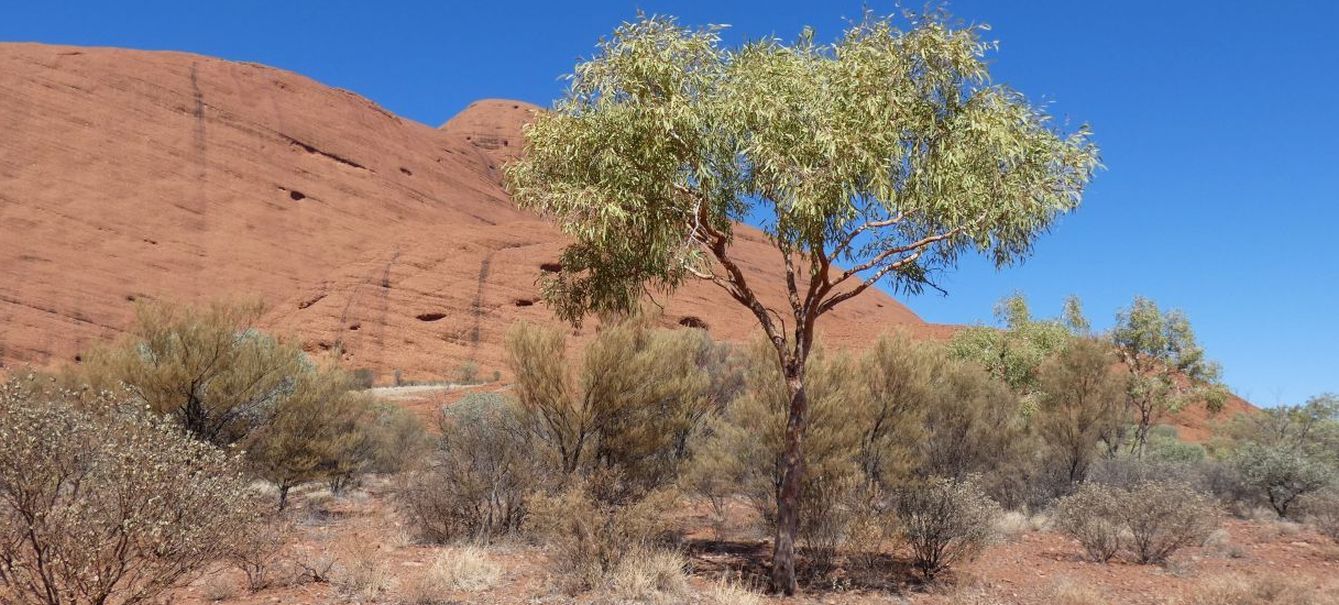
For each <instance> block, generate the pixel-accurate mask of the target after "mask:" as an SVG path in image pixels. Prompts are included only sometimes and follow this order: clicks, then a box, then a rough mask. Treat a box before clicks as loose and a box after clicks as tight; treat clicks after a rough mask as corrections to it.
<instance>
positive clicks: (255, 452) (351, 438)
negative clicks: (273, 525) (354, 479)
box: [247, 369, 372, 511]
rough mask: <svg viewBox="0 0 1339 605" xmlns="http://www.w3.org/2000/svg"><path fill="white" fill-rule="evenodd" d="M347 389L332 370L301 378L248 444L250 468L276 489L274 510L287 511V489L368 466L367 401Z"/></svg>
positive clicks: (339, 374) (369, 403)
mask: <svg viewBox="0 0 1339 605" xmlns="http://www.w3.org/2000/svg"><path fill="white" fill-rule="evenodd" d="M350 386H351V381H350V379H349V377H348V376H347V375H346V374H344V373H343V372H341V371H339V370H337V369H326V370H320V371H314V372H307V373H304V374H301V375H300V376H299V377H298V379H297V383H296V384H295V385H294V388H293V394H292V395H291V396H288V397H285V398H284V399H283V400H282V402H281V403H280V404H279V405H278V406H276V407H275V410H274V412H273V414H272V415H271V416H270V417H269V418H268V419H267V420H266V421H265V422H264V424H262V425H260V427H259V428H258V429H257V430H256V431H255V432H254V433H252V435H251V436H250V437H249V439H248V440H247V457H248V458H249V459H250V461H251V465H252V468H253V469H254V470H255V472H256V474H257V475H258V476H260V477H261V478H263V479H266V480H267V481H270V482H271V483H274V484H275V485H276V486H278V488H279V510H281V511H282V510H284V508H285V507H286V506H287V505H288V492H289V490H291V489H292V488H294V487H297V486H299V485H302V484H303V483H307V482H310V481H317V480H322V479H333V478H340V477H347V476H352V475H353V474H355V473H357V471H358V470H359V467H361V466H362V465H363V464H364V463H367V462H368V460H366V459H365V456H366V454H368V452H365V451H364V448H362V446H363V445H364V441H365V440H366V439H367V438H368V436H369V434H368V432H367V424H368V423H369V422H370V421H371V420H372V418H371V416H370V415H371V413H372V401H371V398H370V397H368V396H366V395H363V394H360V393H354V392H351V391H350Z"/></svg>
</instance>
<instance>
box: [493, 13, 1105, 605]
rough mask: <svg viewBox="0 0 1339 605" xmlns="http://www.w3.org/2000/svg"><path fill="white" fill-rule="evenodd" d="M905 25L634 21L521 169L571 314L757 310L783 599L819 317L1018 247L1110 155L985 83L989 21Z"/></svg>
mask: <svg viewBox="0 0 1339 605" xmlns="http://www.w3.org/2000/svg"><path fill="white" fill-rule="evenodd" d="M905 25H906V26H905V27H903V25H902V24H901V23H900V22H897V21H896V20H894V19H893V18H880V17H877V16H874V15H872V14H870V15H867V16H866V18H865V19H864V20H863V21H861V22H859V23H857V24H853V25H852V26H851V27H850V28H849V29H848V30H847V31H846V32H845V34H844V35H843V36H842V37H841V38H839V39H838V40H837V41H836V42H834V43H831V44H820V43H817V42H815V38H814V35H813V32H812V30H806V31H805V33H804V34H803V35H802V36H801V37H800V39H799V40H797V41H796V42H795V43H794V44H791V45H787V44H784V43H782V42H781V41H779V40H777V39H775V38H763V39H759V40H756V41H752V42H749V43H746V44H744V45H742V46H740V47H738V48H734V49H729V48H725V47H723V46H722V45H721V44H720V37H719V35H718V32H719V29H720V28H717V27H708V28H702V29H692V28H687V27H682V26H680V25H678V24H677V23H676V22H675V21H674V20H673V19H670V18H658V17H651V18H645V17H643V18H639V19H638V20H637V21H636V22H633V23H627V24H624V25H623V26H620V27H619V28H618V29H616V30H615V31H614V34H613V36H612V37H610V38H608V39H606V40H602V41H601V42H600V44H599V46H598V50H597V52H596V54H595V56H594V57H592V58H591V59H590V60H588V61H586V62H583V63H581V64H579V65H577V67H576V69H575V71H574V73H573V74H572V76H571V86H570V88H569V89H568V92H567V94H566V95H565V96H564V97H563V98H562V99H561V100H559V101H558V102H557V103H556V105H555V107H554V108H553V111H551V112H547V113H542V114H539V115H537V116H536V119H535V121H534V122H533V123H532V124H530V125H529V126H528V127H527V128H526V130H525V137H526V143H525V149H524V153H523V154H521V156H520V157H519V159H517V160H516V161H514V162H512V163H510V164H509V165H508V166H507V168H506V173H507V174H506V182H507V187H508V190H509V191H510V193H511V194H512V197H513V199H515V200H516V201H517V203H518V204H520V205H521V206H522V207H523V208H526V209H529V210H533V211H536V212H539V213H541V214H545V215H548V216H552V217H553V218H554V219H555V220H556V221H557V223H558V225H559V227H560V228H561V229H562V231H563V232H564V233H566V234H567V235H568V236H570V237H571V238H572V240H573V241H572V243H571V244H570V245H569V246H568V247H567V248H566V249H565V250H564V252H563V255H562V259H561V262H562V267H563V269H562V271H559V272H557V273H556V274H552V275H549V276H546V277H545V278H544V279H545V281H544V286H543V289H544V296H545V298H546V299H547V300H548V301H549V304H550V307H551V308H553V309H554V310H555V311H556V312H557V314H558V315H559V316H560V317H562V318H564V319H566V320H569V321H572V322H575V323H579V322H580V321H581V320H582V318H583V317H584V316H585V315H587V314H588V313H590V312H592V311H594V312H597V313H606V312H627V311H630V310H632V309H634V308H635V307H636V306H637V304H638V302H639V300H640V299H641V297H642V296H643V294H644V293H645V292H647V291H648V290H666V291H668V290H674V289H675V288H677V287H678V286H679V285H680V284H681V283H683V281H684V280H685V279H687V278H689V277H696V278H701V279H706V280H710V281H711V282H712V283H714V284H715V285H717V286H719V287H721V288H722V289H724V290H725V291H726V292H727V293H729V294H730V296H731V298H733V299H734V300H735V301H737V302H739V303H740V304H741V305H743V306H744V307H745V308H747V309H748V310H749V311H750V312H751V313H752V314H753V315H754V317H755V318H756V319H757V320H758V322H759V324H760V326H761V328H762V329H763V331H764V332H765V334H766V336H767V339H768V342H769V344H770V345H771V346H772V347H773V349H775V353H776V355H777V359H778V362H779V365H780V366H781V368H780V369H781V372H782V374H783V375H784V376H785V386H786V390H787V393H788V404H787V406H788V408H789V409H788V413H787V417H788V420H787V422H788V423H789V424H790V425H791V426H792V427H793V429H792V430H790V432H789V433H790V435H791V437H789V438H788V439H787V440H786V442H785V449H786V451H785V455H784V456H783V457H782V458H781V459H780V460H781V461H782V465H781V466H782V469H781V471H782V481H781V483H780V484H779V485H778V492H779V493H780V494H781V497H780V498H779V501H778V504H779V507H780V509H779V510H778V514H777V516H778V518H780V519H783V520H784V522H783V523H781V524H779V526H778V535H777V540H776V541H775V545H776V548H777V549H778V550H777V561H776V565H774V570H775V571H774V576H773V581H774V582H775V583H776V584H777V586H775V588H777V589H779V590H781V591H783V592H786V593H788V594H789V593H793V592H794V591H795V588H796V587H795V577H794V565H793V558H792V554H793V552H792V551H791V547H792V544H793V542H794V540H793V538H794V537H795V534H796V532H797V531H798V527H796V525H795V523H796V522H795V520H796V519H797V518H798V516H797V515H796V514H794V513H795V510H796V507H797V502H796V498H798V495H797V494H798V493H799V492H800V491H801V487H800V484H801V483H803V481H804V478H803V475H804V473H805V469H804V467H803V466H801V465H800V464H799V460H800V459H801V456H802V450H803V443H804V441H805V439H806V437H807V435H806V434H805V432H806V431H805V427H807V426H809V422H808V418H807V417H806V416H807V408H806V404H805V400H806V397H805V389H806V385H805V375H806V371H805V364H806V363H807V360H808V357H809V355H810V353H811V351H812V345H813V338H814V328H815V324H816V322H817V320H818V318H819V317H821V316H822V315H823V314H825V313H826V312H828V311H830V310H832V309H833V308H835V307H836V306H837V305H838V304H840V303H842V302H843V301H845V300H849V299H850V298H852V297H855V296H858V295H859V294H860V293H862V292H864V291H865V290H867V289H868V288H870V287H872V286H873V285H874V284H876V283H880V282H884V283H887V284H888V285H889V286H891V287H892V288H895V289H903V290H910V291H918V290H920V289H921V288H923V287H924V286H925V285H926V284H930V278H929V276H930V275H931V274H932V273H933V272H934V271H937V270H940V269H944V268H950V267H952V266H954V265H956V263H957V260H958V258H959V256H960V255H962V254H964V253H967V252H977V253H982V254H985V255H988V256H989V257H990V258H991V259H992V260H993V261H994V262H995V264H996V265H997V266H1004V265H1007V264H1009V263H1012V262H1015V261H1018V260H1020V259H1022V258H1024V257H1025V256H1026V255H1027V254H1028V253H1029V252H1030V251H1031V248H1032V245H1033V241H1034V240H1035V239H1036V238H1037V237H1038V235H1039V234H1041V233H1044V232H1045V231H1046V230H1048V229H1049V228H1050V226H1051V224H1052V223H1053V222H1054V221H1055V220H1056V218H1057V217H1058V216H1059V215H1061V214H1064V213H1066V212H1069V211H1071V210H1073V209H1075V208H1076V207H1077V206H1078V204H1079V201H1080V198H1081V196H1082V192H1083V190H1084V188H1085V187H1086V186H1087V183H1088V181H1089V179H1090V177H1091V175H1092V172H1093V171H1094V170H1095V169H1096V167H1097V166H1098V158H1097V148H1096V147H1095V146H1094V145H1093V144H1092V142H1091V141H1090V137H1089V132H1088V129H1087V128H1086V127H1080V128H1078V129H1077V130H1076V131H1073V132H1070V133H1065V132H1061V131H1060V130H1059V129H1057V128H1056V127H1055V126H1054V125H1053V124H1052V121H1051V118H1050V116H1048V115H1047V114H1046V113H1045V112H1044V111H1043V110H1041V109H1040V108H1038V107H1036V106H1033V105H1032V104H1030V103H1028V102H1027V101H1026V99H1024V98H1023V96H1022V95H1021V94H1019V93H1017V92H1016V91H1013V90H1011V89H1009V88H1008V87H1006V86H1003V85H999V84H995V83H993V82H991V81H990V77H989V70H988V67H987V62H986V54H987V51H988V50H989V48H990V44H988V43H986V42H984V41H983V40H982V39H981V33H982V32H983V31H984V26H982V27H975V26H973V27H965V28H955V27H952V26H950V25H949V24H948V19H947V16H946V15H943V14H939V13H936V14H931V15H928V16H923V17H916V18H912V19H909V20H908V22H907V23H906V24H905ZM745 218H751V219H760V220H761V223H762V227H763V230H764V232H765V233H766V235H767V237H768V239H769V241H770V243H771V244H772V245H773V246H774V247H775V248H776V249H777V250H778V252H780V254H781V257H782V258H783V259H784V261H785V268H786V271H785V288H786V293H787V302H788V303H789V307H790V309H789V311H790V314H789V315H790V317H789V318H786V317H783V314H781V313H777V312H775V311H771V310H769V307H767V306H766V305H764V304H763V302H762V300H761V299H760V298H759V295H758V293H757V291H756V290H755V289H754V288H755V286H756V284H751V283H750V280H749V277H748V275H747V273H748V270H747V268H746V267H745V266H742V265H741V263H739V262H738V261H739V259H738V258H737V255H735V254H734V252H733V249H732V248H733V243H734V240H735V224H736V222H738V221H742V220H744V219H745ZM836 263H843V264H845V265H846V266H847V267H848V268H846V269H842V268H841V267H838V266H837V265H836ZM755 277H756V276H755ZM806 278H807V279H806ZM767 285H768V286H771V287H775V288H777V289H779V288H780V285H781V284H767ZM788 322H793V323H790V325H789V326H788V325H787V323H788ZM790 330H793V332H791V333H788V331H790ZM527 407H530V406H527ZM569 428H570V427H569ZM563 445H564V446H565V447H566V448H567V451H566V452H564V454H565V456H567V457H568V458H569V459H572V458H573V457H577V456H579V453H576V452H579V450H580V449H581V448H580V445H579V444H574V443H564V444H563Z"/></svg>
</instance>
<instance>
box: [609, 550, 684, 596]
mask: <svg viewBox="0 0 1339 605" xmlns="http://www.w3.org/2000/svg"><path fill="white" fill-rule="evenodd" d="M686 567H687V564H686V563H685V562H684V559H683V557H682V556H681V555H679V553H677V552H673V551H664V550H647V551H642V552H639V553H635V554H631V555H629V556H626V557H623V559H622V560H621V561H619V564H618V566H617V567H615V568H614V570H613V572H612V573H610V574H609V578H608V585H607V587H606V588H605V591H604V592H605V596H606V597H610V598H611V599H613V600H615V602H619V603H681V602H683V601H684V600H685V599H686V595H687V594H688V590H689V587H688V578H687V576H686V575H685V573H684V570H685V568H686Z"/></svg>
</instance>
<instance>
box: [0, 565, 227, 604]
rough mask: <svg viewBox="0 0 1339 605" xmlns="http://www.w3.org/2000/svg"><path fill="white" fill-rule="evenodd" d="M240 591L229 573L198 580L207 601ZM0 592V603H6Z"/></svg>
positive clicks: (217, 599) (225, 599) (222, 599)
mask: <svg viewBox="0 0 1339 605" xmlns="http://www.w3.org/2000/svg"><path fill="white" fill-rule="evenodd" d="M241 593H242V590H241V587H240V586H238V583H237V578H236V577H234V576H233V575H232V574H230V573H217V572H216V573H213V574H210V575H209V576H207V577H205V579H204V580H201V582H200V595H201V596H203V597H204V598H205V599H206V600H209V601H215V602H217V601H228V600H231V599H234V598H236V597H237V596H238V595H240V594H241ZM3 596H4V595H3V594H0V603H8V602H9V601H6V600H4V598H3Z"/></svg>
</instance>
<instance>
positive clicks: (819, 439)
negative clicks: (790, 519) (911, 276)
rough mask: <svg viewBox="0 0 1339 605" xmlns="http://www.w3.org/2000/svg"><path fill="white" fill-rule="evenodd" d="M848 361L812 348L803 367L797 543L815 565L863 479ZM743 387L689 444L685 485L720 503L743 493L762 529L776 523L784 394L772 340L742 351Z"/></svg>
mask: <svg viewBox="0 0 1339 605" xmlns="http://www.w3.org/2000/svg"><path fill="white" fill-rule="evenodd" d="M855 373H856V370H855V367H854V364H852V363H851V362H850V360H849V359H847V358H846V357H844V356H837V357H828V356H827V355H825V354H824V353H822V352H821V351H820V352H815V354H814V356H813V357H811V358H810V360H809V364H808V367H807V369H806V379H805V382H806V386H805V388H806V392H807V397H808V399H809V431H808V433H807V435H806V436H805V448H804V464H805V467H806V469H807V471H806V473H805V475H806V477H805V481H804V484H803V486H802V489H801V492H800V532H799V541H800V544H801V545H802V546H804V547H805V548H806V550H807V553H808V554H809V556H810V557H811V558H816V559H817V561H815V562H817V563H818V564H819V566H820V567H821V566H822V565H823V564H824V563H825V561H824V559H827V558H829V557H830V556H831V554H832V552H833V550H834V549H835V548H836V547H838V546H840V543H841V538H842V536H844V535H845V533H846V528H845V527H844V526H845V524H846V523H847V522H848V521H849V520H850V518H851V517H850V511H849V503H850V502H851V501H852V500H854V498H853V494H852V493H851V491H852V490H853V489H854V488H856V487H858V486H860V485H861V482H862V479H861V475H860V466H859V463H858V460H857V458H858V456H859V453H860V451H861V450H860V444H861V434H862V430H863V428H864V426H865V425H864V424H863V423H861V422H860V421H859V420H858V417H859V415H860V414H861V413H862V410H861V406H858V405H855V404H854V403H853V402H854V401H855V400H854V398H853V391H854V384H853V382H852V381H851V376H853V375H855ZM746 376H747V384H748V390H747V392H746V393H745V394H744V395H743V396H741V397H739V398H737V399H735V400H734V401H731V402H730V403H729V405H727V406H726V408H725V410H724V412H723V413H722V415H721V416H720V417H719V418H717V419H715V420H714V421H712V422H709V423H707V425H706V427H707V430H706V431H704V435H703V436H702V437H701V438H700V439H699V440H697V442H696V443H695V446H694V448H693V449H694V458H693V462H692V464H691V465H690V466H689V468H688V469H687V470H686V471H685V479H686V480H685V483H686V484H687V485H689V486H690V488H691V489H695V490H697V491H698V492H699V493H701V494H702V495H704V496H706V497H707V498H708V499H709V500H713V501H717V502H724V501H725V500H726V499H727V498H729V497H731V496H734V495H737V494H739V495H743V496H744V497H745V498H747V500H748V502H749V504H750V505H751V506H752V507H753V508H754V509H755V510H756V511H757V513H758V518H759V519H760V520H761V522H762V525H763V529H764V530H765V531H769V532H770V531H773V530H774V528H775V525H774V523H775V514H776V510H777V508H776V486H777V485H779V484H780V481H781V468H780V467H779V465H778V464H777V463H776V461H777V460H778V459H779V457H780V456H781V453H782V451H783V449H784V448H783V446H784V438H785V431H786V410H787V408H788V406H789V402H790V396H789V394H788V392H787V390H786V385H785V381H784V380H783V379H782V375H781V370H780V368H779V367H778V364H777V361H776V355H775V352H772V351H771V349H770V345H766V344H760V345H758V346H755V347H754V349H753V350H752V351H751V352H750V354H749V355H748V365H747V370H746Z"/></svg>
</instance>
